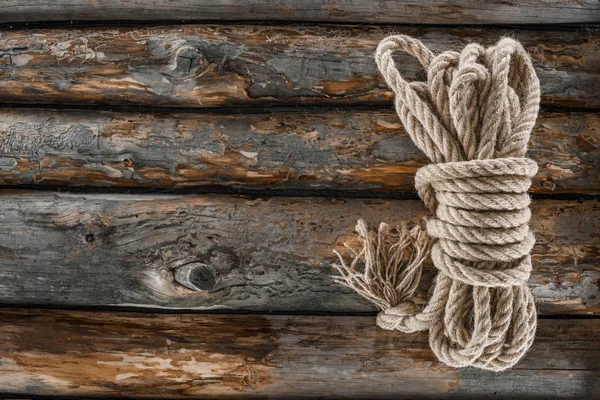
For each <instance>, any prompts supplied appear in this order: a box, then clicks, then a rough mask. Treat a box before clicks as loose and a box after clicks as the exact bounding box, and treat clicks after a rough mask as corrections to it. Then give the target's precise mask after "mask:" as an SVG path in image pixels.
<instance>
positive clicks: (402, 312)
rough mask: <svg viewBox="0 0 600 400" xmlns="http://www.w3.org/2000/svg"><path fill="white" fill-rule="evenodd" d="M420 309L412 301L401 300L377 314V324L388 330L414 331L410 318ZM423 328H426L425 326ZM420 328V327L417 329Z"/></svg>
mask: <svg viewBox="0 0 600 400" xmlns="http://www.w3.org/2000/svg"><path fill="white" fill-rule="evenodd" d="M420 311H421V310H420V309H419V307H417V305H416V304H415V303H414V302H412V301H403V302H401V303H399V304H396V305H395V306H393V307H389V308H386V309H385V310H383V311H381V312H380V313H379V314H378V315H377V325H378V326H379V327H380V328H383V329H387V330H388V331H392V330H398V331H401V332H406V333H410V332H414V331H415V329H414V326H413V325H414V323H411V322H412V321H411V318H410V317H413V316H415V315H417V314H418V313H419V312H420ZM424 329H427V328H426V327H425V328H424ZM417 330H421V329H417Z"/></svg>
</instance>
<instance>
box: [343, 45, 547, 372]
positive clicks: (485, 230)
mask: <svg viewBox="0 0 600 400" xmlns="http://www.w3.org/2000/svg"><path fill="white" fill-rule="evenodd" d="M397 52H405V53H408V54H409V55H411V56H413V57H415V58H416V59H417V60H418V61H419V63H420V64H421V65H422V66H423V68H424V69H425V70H426V71H427V81H426V82H408V81H407V80H406V79H404V78H403V76H402V74H401V73H400V72H399V70H398V68H397V65H396V62H395V61H394V56H395V54H396V53H397ZM375 59H376V62H377V66H378V67H379V70H380V72H381V74H382V75H383V77H384V79H385V81H386V83H387V85H388V86H389V87H390V88H391V89H392V90H393V92H394V94H395V108H396V111H397V113H398V116H399V117H400V119H401V121H402V123H403V124H404V127H405V128H406V130H407V132H408V133H409V135H410V137H411V139H412V140H413V142H414V143H415V144H416V145H417V147H418V148H419V149H420V150H421V151H422V152H423V153H425V155H426V156H427V157H428V158H429V160H430V161H431V164H429V165H427V166H425V167H423V168H420V169H419V170H418V172H417V174H416V176H415V188H416V190H417V192H418V193H419V196H420V197H421V199H422V200H423V202H424V203H425V205H426V206H427V207H428V208H429V210H430V211H431V213H432V214H433V217H431V218H429V220H428V221H427V223H426V229H427V235H425V233H424V232H422V231H421V229H420V227H418V226H417V227H415V228H413V229H412V230H408V229H407V228H398V229H397V230H392V229H391V228H390V227H389V226H387V224H382V225H381V226H380V228H379V230H378V231H377V232H372V231H369V230H368V228H367V226H366V224H365V223H364V222H363V221H359V223H358V226H357V231H358V234H359V238H360V239H361V242H362V245H363V247H362V250H353V251H354V257H355V258H354V261H353V262H352V263H351V264H350V265H348V264H347V263H345V262H344V259H343V257H342V256H341V255H340V254H338V256H339V257H340V260H341V265H338V266H336V267H337V268H338V271H339V272H340V275H339V276H337V277H335V280H336V281H337V282H339V283H341V284H344V285H346V286H349V287H351V288H353V289H354V290H356V291H357V292H358V293H359V294H361V295H363V296H364V297H366V298H369V299H370V300H371V301H373V302H374V303H375V304H376V305H377V306H378V307H379V308H380V309H381V310H382V311H381V312H380V313H379V315H378V317H377V324H378V325H379V326H380V327H382V328H384V329H389V330H399V331H401V332H415V331H422V330H429V343H430V346H431V348H432V350H433V351H434V353H435V354H436V356H437V357H438V359H439V360H441V361H442V362H444V363H446V364H447V365H450V366H453V367H467V366H475V367H479V368H483V369H488V370H494V371H501V370H504V369H507V368H510V367H512V366H513V365H515V364H516V363H517V362H518V361H519V360H520V359H521V358H522V356H523V355H524V354H525V352H526V351H527V350H528V349H529V347H530V346H531V344H532V342H533V339H534V336H535V330H536V323H537V319H536V309H535V304H534V301H533V297H532V295H531V292H530V291H529V289H528V287H527V285H526V282H527V280H528V278H529V274H530V271H531V256H530V251H531V249H532V247H533V245H534V243H535V239H534V236H533V234H532V233H531V232H530V231H529V219H530V217H531V213H530V211H529V208H528V207H529V204H530V197H529V195H528V194H527V190H528V189H529V186H530V184H531V178H532V177H533V176H534V175H535V174H536V173H537V165H536V163H535V162H534V161H532V160H530V159H527V158H524V157H525V153H526V151H527V142H528V141H529V137H530V135H531V130H532V129H533V126H534V124H535V120H536V118H537V114H538V110H539V102H540V88H539V81H538V79H537V76H536V74H535V71H534V69H533V66H532V64H531V60H530V58H529V55H528V54H527V52H526V51H525V50H524V49H523V47H522V46H521V44H520V43H519V42H517V41H515V40H513V39H510V38H502V39H501V40H500V41H499V42H498V43H496V44H495V45H493V46H491V47H488V48H484V47H482V46H481V45H478V44H473V43H472V44H468V45H467V46H465V47H464V48H463V49H462V51H460V52H456V51H445V52H443V53H441V54H438V55H434V54H433V53H432V51H431V50H429V49H428V48H427V47H426V46H425V45H424V44H423V43H421V42H420V41H419V40H417V39H414V38H411V37H409V36H405V35H398V36H391V37H388V38H386V39H384V40H383V41H382V42H381V43H380V44H379V46H378V48H377V51H376V55H375ZM407 238H408V239H407ZM429 254H430V257H431V261H432V263H433V265H434V266H435V268H436V270H437V275H436V277H435V280H434V284H433V288H432V289H431V290H430V296H429V299H428V302H427V304H426V305H425V306H424V308H423V309H420V308H419V307H418V306H417V305H416V303H415V298H414V293H415V291H416V289H417V286H418V283H419V280H420V277H421V269H422V266H423V264H424V262H425V259H426V258H427V256H429Z"/></svg>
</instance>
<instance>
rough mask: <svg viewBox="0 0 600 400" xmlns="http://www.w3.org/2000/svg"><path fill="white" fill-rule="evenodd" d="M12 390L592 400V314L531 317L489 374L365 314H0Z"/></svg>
mask: <svg viewBox="0 0 600 400" xmlns="http://www.w3.org/2000/svg"><path fill="white" fill-rule="evenodd" d="M0 319H1V320H2V324H0V357H2V358H1V360H2V363H1V364H0V387H2V388H3V389H4V390H5V391H6V392H8V393H12V394H15V395H17V394H22V395H27V394H30V393H35V394H36V395H59V396H67V395H68V396H90V397H94V398H98V397H136V398H143V397H152V398H155V397H159V398H191V397H193V398H207V397H210V398H215V397H219V398H220V397H224V398H289V397H292V398H314V397H328V398H329V397H331V398H353V399H356V398H364V399H373V398H390V399H391V398H398V397H404V396H407V397H410V398H428V399H430V398H442V397H443V398H490V397H496V396H497V397H498V398H527V397H528V396H531V395H532V394H535V396H534V397H539V398H582V399H583V398H585V399H592V398H594V397H595V396H596V394H597V393H598V391H599V390H600V380H598V370H600V350H599V347H598V337H597V334H596V333H597V332H598V331H599V330H600V319H589V320H578V322H577V323H576V324H574V323H572V322H571V321H569V320H542V321H540V323H539V328H538V331H537V338H536V341H535V343H534V344H533V347H532V348H531V350H530V351H529V352H528V353H527V355H526V356H525V358H524V360H523V361H522V362H521V363H519V364H518V365H517V366H516V367H514V368H513V369H511V370H508V371H505V372H503V373H501V374H498V373H490V372H484V371H480V370H475V369H460V370H457V369H454V368H449V367H446V366H444V365H443V364H441V363H440V362H439V361H437V360H436V358H435V356H434V355H433V353H432V352H431V350H430V349H429V345H428V343H427V338H426V335H425V334H422V333H420V334H412V335H404V334H401V333H394V332H389V331H384V330H382V329H378V328H377V327H376V326H375V325H374V324H373V320H372V318H371V317H309V316H305V317H302V316H293V317H292V316H259V315H249V316H232V315H230V316H225V315H156V314H148V315H143V314H123V313H99V312H98V313H85V312H73V311H53V310H40V311H38V310H30V311H18V310H2V311H0Z"/></svg>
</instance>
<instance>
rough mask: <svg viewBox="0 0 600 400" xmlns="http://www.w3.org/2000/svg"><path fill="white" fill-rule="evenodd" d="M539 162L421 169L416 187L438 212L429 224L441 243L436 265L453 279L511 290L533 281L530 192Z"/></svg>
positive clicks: (507, 160) (435, 249)
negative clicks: (510, 288) (529, 208)
mask: <svg viewBox="0 0 600 400" xmlns="http://www.w3.org/2000/svg"><path fill="white" fill-rule="evenodd" d="M536 173H537V164H536V163H535V162H534V161H532V160H530V159H527V158H500V159H490V160H471V161H461V162H449V163H440V164H430V165H428V166H426V167H423V168H420V169H419V171H418V172H417V174H416V176H415V187H416V189H417V191H418V192H419V195H420V196H421V198H422V199H423V201H424V202H425V204H426V205H427V206H428V207H429V208H430V209H431V210H432V211H433V212H434V213H435V216H436V217H435V218H432V219H430V220H429V221H428V223H427V233H428V234H429V236H431V237H434V238H436V239H438V240H437V241H436V243H435V244H434V245H433V248H432V251H431V255H432V260H433V264H434V265H435V267H436V268H438V269H439V270H440V271H441V272H443V273H445V274H446V275H448V276H449V277H451V278H452V279H456V280H459V281H461V282H464V283H466V284H469V285H473V286H485V287H509V286H516V285H521V284H523V283H525V282H527V280H528V279H529V274H530V271H531V259H530V257H529V253H530V251H531V249H532V247H533V245H534V243H535V239H534V237H533V234H532V233H531V232H530V231H529V218H530V215H531V214H530V213H528V212H526V210H528V206H529V203H530V198H529V195H528V194H527V190H528V189H529V186H530V185H531V178H532V177H533V176H534V175H535V174H536Z"/></svg>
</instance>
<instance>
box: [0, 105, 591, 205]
mask: <svg viewBox="0 0 600 400" xmlns="http://www.w3.org/2000/svg"><path fill="white" fill-rule="evenodd" d="M598 143H600V115H599V114H594V113H568V112H567V113H565V112H547V113H543V114H542V115H541V116H540V118H539V120H538V123H537V126H536V128H535V130H534V134H533V138H532V141H531V146H530V151H529V155H530V157H532V158H534V159H535V160H536V161H537V162H538V164H539V165H540V171H539V173H538V175H537V176H536V179H535V180H534V183H533V186H532V189H531V190H532V191H533V192H536V193H584V194H600V149H599V148H598ZM426 162H427V160H426V158H425V156H424V155H423V154H422V153H421V152H420V151H418V150H417V148H416V147H415V146H414V145H413V143H412V141H411V140H410V138H409V137H408V135H407V134H406V132H405V131H404V129H403V126H402V124H401V123H400V121H399V118H398V117H397V116H396V114H395V113H394V112H393V111H392V110H389V111H388V110H385V111H332V112H320V113H314V112H272V113H269V114H234V115H231V114H230V115H224V114H142V113H114V112H98V111H66V110H28V109H0V183H1V184H5V185H7V184H9V185H15V184H43V185H58V186H64V185H69V186H80V185H83V186H105V187H106V186H111V187H153V188H186V187H229V188H235V189H301V190H321V189H329V190H340V191H348V190H349V191H370V192H373V191H377V192H394V191H396V192H412V191H414V184H413V178H414V174H415V171H416V169H417V168H419V167H421V166H422V165H424V164H425V163H426Z"/></svg>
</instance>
